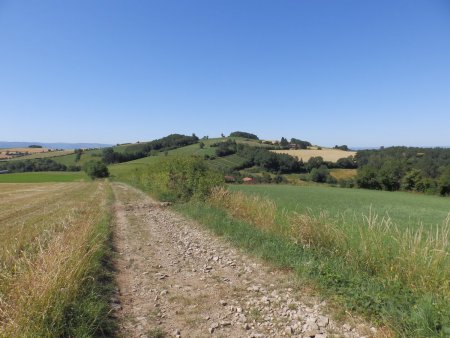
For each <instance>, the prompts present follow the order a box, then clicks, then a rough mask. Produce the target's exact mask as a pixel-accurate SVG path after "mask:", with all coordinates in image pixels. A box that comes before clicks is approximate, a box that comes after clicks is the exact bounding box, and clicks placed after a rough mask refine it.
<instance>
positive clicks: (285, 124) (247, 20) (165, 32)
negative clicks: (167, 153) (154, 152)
mask: <svg viewBox="0 0 450 338" xmlns="http://www.w3.org/2000/svg"><path fill="white" fill-rule="evenodd" d="M449 41H450V3H449V2H448V1H445V0H436V1H410V0H395V1H387V0H378V1H356V0H352V1H350V0H348V1H332V0H323V1H282V2H280V1H259V0H252V1H237V0H233V1H231V0H230V1H224V0H223V1H207V0H202V1H200V0H195V1H170V0H169V1H114V2H111V1H87V0H83V1H64V2H61V1H34V2H25V1H24V2H22V1H2V0H0V46H1V53H0V64H1V65H2V66H1V67H0V118H1V121H2V128H1V132H0V140H2V141H40V142H98V143H109V144H115V143H123V142H135V141H138V140H139V141H145V140H151V139H155V138H159V137H162V136H165V135H168V134H171V133H182V134H192V133H196V134H197V135H198V136H200V137H202V136H205V135H208V136H210V137H215V136H220V134H221V133H224V134H229V133H230V132H232V131H236V130H242V131H248V132H251V133H255V134H257V135H258V136H259V137H261V138H264V139H280V138H281V137H282V136H283V137H286V138H291V137H295V138H300V139H304V140H308V141H311V142H312V143H314V144H320V145H324V146H333V145H335V144H348V145H350V146H361V147H363V146H375V147H376V146H381V145H384V146H390V145H414V146H450V133H449V126H450V43H449Z"/></svg>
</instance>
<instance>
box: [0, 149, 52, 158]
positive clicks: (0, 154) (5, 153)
mask: <svg viewBox="0 0 450 338" xmlns="http://www.w3.org/2000/svg"><path fill="white" fill-rule="evenodd" d="M49 150H50V149H49V148H2V149H0V159H8V158H13V157H15V156H17V155H14V154H37V153H47V152H49Z"/></svg>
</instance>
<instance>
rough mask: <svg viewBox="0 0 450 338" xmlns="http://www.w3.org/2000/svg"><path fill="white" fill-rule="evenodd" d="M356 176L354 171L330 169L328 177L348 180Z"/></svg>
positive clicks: (356, 172)
mask: <svg viewBox="0 0 450 338" xmlns="http://www.w3.org/2000/svg"><path fill="white" fill-rule="evenodd" d="M357 174H358V171H357V170H356V169H331V170H330V175H331V176H333V177H334V178H335V179H337V180H348V179H351V178H355V177H356V175H357Z"/></svg>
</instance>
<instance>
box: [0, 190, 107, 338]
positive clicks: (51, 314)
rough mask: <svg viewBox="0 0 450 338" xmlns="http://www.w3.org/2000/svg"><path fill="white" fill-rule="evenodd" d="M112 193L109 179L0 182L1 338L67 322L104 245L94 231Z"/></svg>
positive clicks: (49, 331)
mask: <svg viewBox="0 0 450 338" xmlns="http://www.w3.org/2000/svg"><path fill="white" fill-rule="evenodd" d="M108 194H109V189H108V183H106V182H100V183H98V182H96V183H92V182H90V183H86V182H77V183H56V184H55V183H47V184H0V267H1V270H0V337H2V336H8V337H16V336H17V337H18V336H52V335H53V332H57V328H58V327H62V326H63V325H64V324H63V321H64V318H63V317H62V315H63V313H64V308H65V307H66V306H67V304H68V303H70V302H71V301H73V300H74V299H75V298H76V295H77V290H78V289H79V288H80V286H81V285H82V283H83V280H84V279H85V278H86V277H87V276H86V271H88V269H89V267H90V265H91V261H92V257H93V256H94V255H95V252H96V250H97V246H98V245H102V243H103V242H102V240H95V238H96V235H95V233H96V225H97V224H99V222H101V220H102V219H104V217H105V215H106V214H107V211H108V206H107V203H106V201H107V197H108ZM55 328H56V329H55ZM53 330H55V331H53Z"/></svg>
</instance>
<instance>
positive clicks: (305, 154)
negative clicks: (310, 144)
mask: <svg viewBox="0 0 450 338" xmlns="http://www.w3.org/2000/svg"><path fill="white" fill-rule="evenodd" d="M273 152H275V153H278V154H288V155H291V156H294V157H297V158H298V159H299V160H300V159H301V160H303V162H307V161H308V160H309V159H310V158H311V157H317V156H321V157H322V158H323V159H324V161H330V162H337V160H339V159H340V158H345V157H349V156H355V155H356V151H343V150H340V149H330V148H326V149H325V148H322V149H320V150H318V149H298V150H273Z"/></svg>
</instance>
